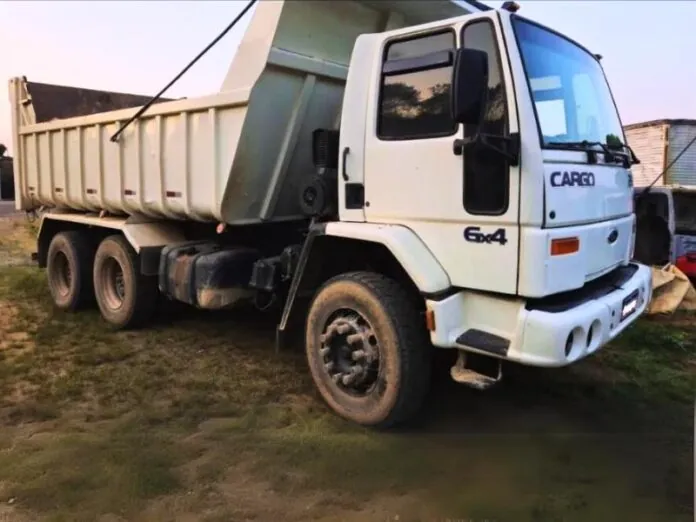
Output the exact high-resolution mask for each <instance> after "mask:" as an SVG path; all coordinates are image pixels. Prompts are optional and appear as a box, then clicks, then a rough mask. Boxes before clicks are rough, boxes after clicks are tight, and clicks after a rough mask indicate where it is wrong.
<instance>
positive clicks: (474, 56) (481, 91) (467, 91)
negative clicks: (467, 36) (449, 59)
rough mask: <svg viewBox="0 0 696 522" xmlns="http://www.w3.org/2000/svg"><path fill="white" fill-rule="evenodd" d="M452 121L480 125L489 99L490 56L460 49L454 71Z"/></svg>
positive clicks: (476, 51) (472, 50) (456, 56)
mask: <svg viewBox="0 0 696 522" xmlns="http://www.w3.org/2000/svg"><path fill="white" fill-rule="evenodd" d="M451 92H452V104H451V107H452V119H453V120H454V121H455V122H457V123H464V124H472V125H478V124H479V123H480V122H481V120H482V119H483V110H484V108H485V106H486V101H487V98H488V54H486V53H485V52H484V51H479V50H477V49H458V50H457V54H456V55H455V58H454V68H453V70H452V91H451Z"/></svg>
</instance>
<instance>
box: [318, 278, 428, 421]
mask: <svg viewBox="0 0 696 522" xmlns="http://www.w3.org/2000/svg"><path fill="white" fill-rule="evenodd" d="M356 335H357V337H355V336H356ZM351 336H354V337H353V338H352V344H349V342H346V341H348V340H349V339H351ZM356 339H357V341H356ZM348 345H350V346H351V348H352V350H353V352H352V353H351V354H350V357H348V356H347V355H346V352H347V351H348V350H346V349H345V348H343V347H342V346H348ZM305 346H306V352H307V361H308V363H309V369H310V372H311V374H312V378H313V379H314V383H315V385H316V386H317V388H318V390H319V393H320V394H321V396H322V398H323V399H324V400H325V401H326V403H327V404H328V405H329V406H330V407H331V408H332V409H333V410H334V411H335V412H336V413H337V414H338V415H340V416H341V417H343V418H345V419H348V420H351V421H354V422H357V423H358V424H362V425H364V426H371V427H375V428H388V427H391V426H394V425H396V424H400V423H403V422H406V421H408V420H410V419H411V418H412V417H413V416H414V415H415V414H416V413H417V412H418V410H419V409H420V407H421V405H422V404H423V400H424V398H425V396H426V394H427V393H428V389H429V385H430V377H431V372H430V367H431V357H432V349H431V344H430V340H429V338H428V335H427V331H426V329H425V322H424V320H423V318H422V316H421V315H420V313H419V310H418V303H417V302H416V301H414V299H413V298H412V297H411V296H410V295H409V294H408V293H407V292H406V291H405V290H404V289H403V287H402V286H401V285H399V284H398V283H397V282H396V281H393V280H391V279H389V278H387V277H384V276H382V275H379V274H375V273H370V272H352V273H348V274H343V275H340V276H337V277H335V278H333V279H331V280H329V281H327V282H326V283H325V284H324V285H323V286H322V287H321V288H320V289H319V291H318V292H317V293H316V296H315V297H314V300H313V301H312V304H311V306H310V309H309V313H308V314H307V324H306V330H305ZM361 351H362V352H363V353H367V354H368V357H365V356H362V355H360V352H361ZM375 351H376V352H377V362H375V360H374V359H375V357H374V355H375ZM356 357H357V358H356ZM355 361H359V363H355V366H353V369H355V368H356V366H357V367H358V368H359V373H358V374H357V377H356V378H355V379H354V380H353V381H352V382H349V383H348V385H346V382H345V380H344V378H345V377H346V376H348V377H347V379H348V381H350V380H351V379H352V376H350V371H345V370H346V368H347V367H349V366H350V365H352V364H354V362H355ZM337 375H338V377H337Z"/></svg>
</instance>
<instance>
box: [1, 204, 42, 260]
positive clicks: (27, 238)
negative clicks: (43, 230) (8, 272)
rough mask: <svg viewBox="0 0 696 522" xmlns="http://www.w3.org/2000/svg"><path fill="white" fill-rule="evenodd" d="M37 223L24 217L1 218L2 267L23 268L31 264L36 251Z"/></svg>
mask: <svg viewBox="0 0 696 522" xmlns="http://www.w3.org/2000/svg"><path fill="white" fill-rule="evenodd" d="M36 227H37V223H36V222H35V221H34V222H29V221H27V218H26V217H24V216H12V217H4V218H0V266H21V265H28V264H30V263H31V253H32V252H33V251H34V250H35V249H36V231H37V228H36Z"/></svg>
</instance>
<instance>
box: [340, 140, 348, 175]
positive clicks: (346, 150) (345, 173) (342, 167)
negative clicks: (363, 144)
mask: <svg viewBox="0 0 696 522" xmlns="http://www.w3.org/2000/svg"><path fill="white" fill-rule="evenodd" d="M349 153H350V147H346V148H345V149H343V160H342V163H343V165H342V166H341V175H342V176H343V181H348V172H346V158H347V157H348V154H349Z"/></svg>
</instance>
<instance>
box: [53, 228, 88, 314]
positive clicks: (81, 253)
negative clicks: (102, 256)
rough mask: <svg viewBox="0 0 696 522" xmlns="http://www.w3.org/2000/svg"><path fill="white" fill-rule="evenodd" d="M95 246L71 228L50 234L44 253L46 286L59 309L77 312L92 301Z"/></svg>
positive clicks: (83, 235) (82, 234)
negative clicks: (45, 253) (49, 242)
mask: <svg viewBox="0 0 696 522" xmlns="http://www.w3.org/2000/svg"><path fill="white" fill-rule="evenodd" d="M93 261H94V246H93V244H92V242H91V241H90V238H89V237H87V236H86V235H85V234H84V233H82V232H79V231H75V230H71V231H68V232H60V233H58V234H56V235H55V236H53V239H52V240H51V244H50V245H49V247H48V255H47V257H46V274H47V276H48V289H49V291H50V292H51V297H52V298H53V303H54V304H55V305H56V307H57V308H58V309H60V310H64V311H67V312H76V311H78V310H81V309H83V308H87V307H89V305H91V304H93V303H94V288H93V286H92V263H93Z"/></svg>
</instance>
